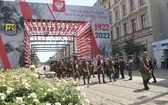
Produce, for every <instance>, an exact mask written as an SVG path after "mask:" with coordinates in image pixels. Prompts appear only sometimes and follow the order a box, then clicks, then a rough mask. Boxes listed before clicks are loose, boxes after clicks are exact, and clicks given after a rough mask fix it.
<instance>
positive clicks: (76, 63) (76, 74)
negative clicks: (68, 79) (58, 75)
mask: <svg viewBox="0 0 168 105" xmlns="http://www.w3.org/2000/svg"><path fill="white" fill-rule="evenodd" d="M73 76H74V79H76V78H78V79H80V74H79V65H78V62H77V61H75V62H74V74H73Z"/></svg>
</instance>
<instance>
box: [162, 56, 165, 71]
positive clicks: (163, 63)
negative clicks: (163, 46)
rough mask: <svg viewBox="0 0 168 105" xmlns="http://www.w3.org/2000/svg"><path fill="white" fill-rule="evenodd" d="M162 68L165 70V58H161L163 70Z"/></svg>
mask: <svg viewBox="0 0 168 105" xmlns="http://www.w3.org/2000/svg"><path fill="white" fill-rule="evenodd" d="M162 68H165V59H164V57H163V56H162V57H161V69H162Z"/></svg>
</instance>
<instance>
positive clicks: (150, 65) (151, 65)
mask: <svg viewBox="0 0 168 105" xmlns="http://www.w3.org/2000/svg"><path fill="white" fill-rule="evenodd" d="M147 58H148V60H149V67H150V70H151V74H152V78H153V82H152V83H156V82H157V81H156V78H155V75H154V67H153V64H152V60H151V59H150V58H149V56H148V55H147Z"/></svg>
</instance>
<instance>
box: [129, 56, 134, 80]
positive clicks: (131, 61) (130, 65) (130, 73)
mask: <svg viewBox="0 0 168 105" xmlns="http://www.w3.org/2000/svg"><path fill="white" fill-rule="evenodd" d="M128 62H129V63H128V64H129V66H128V73H129V76H130V78H129V79H128V80H132V65H133V60H132V57H129V60H128Z"/></svg>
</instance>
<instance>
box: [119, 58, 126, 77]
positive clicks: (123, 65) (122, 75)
mask: <svg viewBox="0 0 168 105" xmlns="http://www.w3.org/2000/svg"><path fill="white" fill-rule="evenodd" d="M124 69H125V62H124V60H123V57H120V61H119V70H120V73H121V79H124V78H125V76H124Z"/></svg>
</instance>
